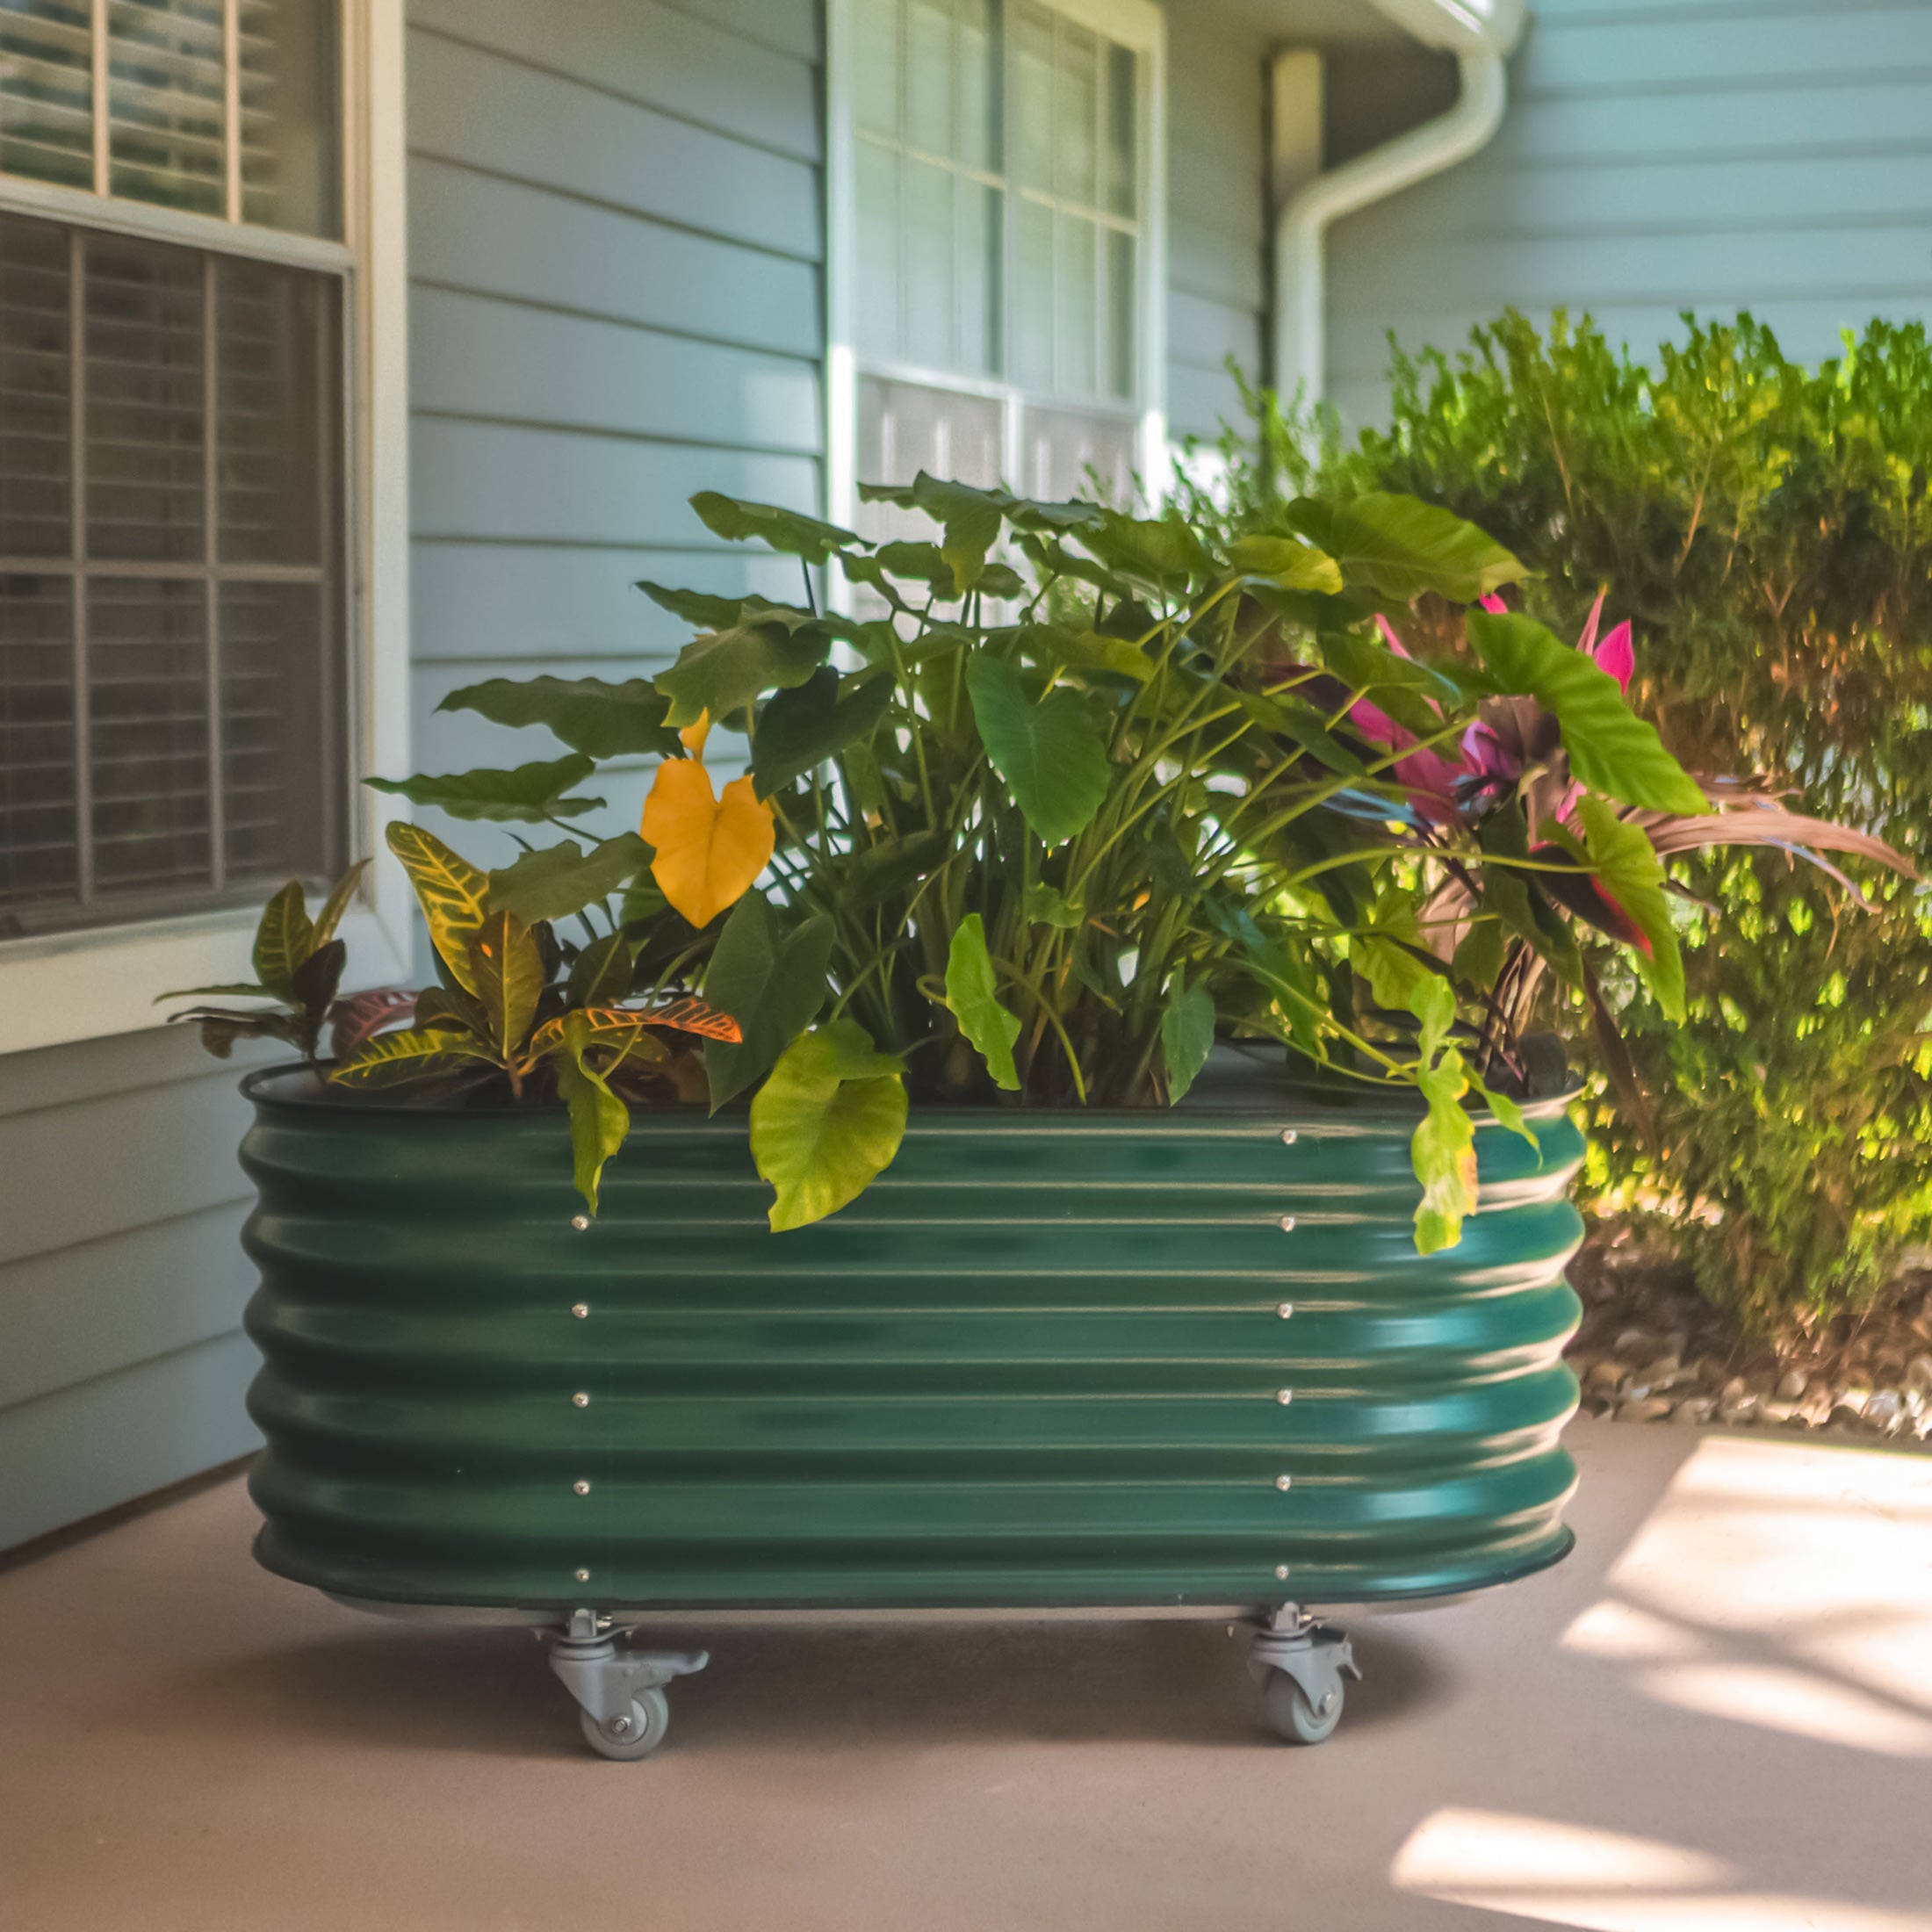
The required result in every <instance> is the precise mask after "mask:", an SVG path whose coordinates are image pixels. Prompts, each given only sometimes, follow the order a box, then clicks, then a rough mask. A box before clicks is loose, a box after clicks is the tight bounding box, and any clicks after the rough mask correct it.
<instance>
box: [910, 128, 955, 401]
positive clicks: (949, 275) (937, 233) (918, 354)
mask: <svg viewBox="0 0 1932 1932" xmlns="http://www.w3.org/2000/svg"><path fill="white" fill-rule="evenodd" d="M900 165H901V166H902V167H903V168H904V169H905V177H904V179H905V353H906V355H907V356H908V357H910V358H911V360H912V361H913V362H916V363H921V364H926V365H927V366H928V367H931V368H935V369H946V368H949V367H950V366H951V365H952V360H953V184H954V182H955V180H957V178H958V177H956V176H955V174H954V173H953V171H952V169H949V168H935V167H934V166H933V165H932V163H931V162H924V161H913V160H910V159H908V160H906V161H905V162H902V163H901V164H900Z"/></svg>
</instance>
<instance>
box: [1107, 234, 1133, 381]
mask: <svg viewBox="0 0 1932 1932" xmlns="http://www.w3.org/2000/svg"><path fill="white" fill-rule="evenodd" d="M1138 252H1139V251H1138V250H1137V249H1135V245H1134V237H1133V236H1132V235H1130V234H1121V231H1120V230H1119V229H1118V228H1109V229H1108V230H1107V393H1108V394H1110V395H1114V396H1118V397H1120V398H1121V400H1122V401H1123V402H1130V401H1132V400H1133V399H1134V397H1135V395H1136V394H1138V393H1139V390H1140V384H1139V382H1138V381H1137V380H1136V377H1135V362H1136V360H1137V359H1138V357H1139V354H1140V344H1139V340H1138V335H1139V332H1138V330H1136V328H1135V326H1134V324H1135V299H1136V296H1137V294H1138V285H1137V284H1136V281H1135V256H1136V255H1137V254H1138Z"/></svg>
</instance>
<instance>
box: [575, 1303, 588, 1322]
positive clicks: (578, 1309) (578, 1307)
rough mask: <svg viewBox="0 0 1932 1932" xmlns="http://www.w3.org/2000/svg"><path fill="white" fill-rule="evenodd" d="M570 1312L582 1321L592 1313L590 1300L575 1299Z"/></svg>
mask: <svg viewBox="0 0 1932 1932" xmlns="http://www.w3.org/2000/svg"><path fill="white" fill-rule="evenodd" d="M570 1312H571V1313H572V1314H573V1315H574V1316H576V1317H577V1319H578V1320H579V1321H582V1320H583V1318H584V1317H585V1316H587V1315H588V1314H589V1313H590V1304H589V1302H588V1301H573V1302H572V1303H571V1304H570Z"/></svg>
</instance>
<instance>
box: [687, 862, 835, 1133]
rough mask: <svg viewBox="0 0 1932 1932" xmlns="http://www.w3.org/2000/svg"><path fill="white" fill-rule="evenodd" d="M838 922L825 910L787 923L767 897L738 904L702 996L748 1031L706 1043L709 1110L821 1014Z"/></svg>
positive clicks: (750, 895) (760, 1072)
mask: <svg viewBox="0 0 1932 1932" xmlns="http://www.w3.org/2000/svg"><path fill="white" fill-rule="evenodd" d="M832 941H833V922H832V920H831V919H830V918H829V917H827V916H826V915H825V914H823V913H821V914H819V915H818V917H817V918H814V919H807V920H805V921H804V924H803V925H801V926H795V927H792V928H789V929H788V928H787V927H786V926H785V924H784V922H783V920H782V919H781V918H780V916H779V914H778V913H777V912H775V911H774V910H773V909H772V907H771V906H770V905H768V903H767V902H766V900H765V899H764V898H762V896H761V895H760V894H759V893H756V892H747V893H746V895H745V897H744V898H741V899H740V900H739V902H738V904H737V905H734V906H733V907H732V913H731V917H730V918H729V919H726V920H725V921H724V930H723V931H722V932H720V933H719V934H718V935H717V945H716V946H714V947H713V948H711V958H710V964H709V965H707V966H706V968H705V969H704V997H705V998H706V999H707V1000H708V1001H709V1002H710V1004H711V1005H712V1006H720V1007H722V1008H723V1009H724V1011H725V1012H726V1013H730V1014H731V1016H732V1018H733V1019H734V1020H737V1021H738V1024H739V1031H740V1033H741V1034H742V1035H743V1037H742V1038H741V1039H739V1041H737V1042H730V1041H719V1040H714V1041H712V1042H709V1043H708V1044H707V1045H706V1047H705V1049H704V1073H705V1078H707V1079H708V1080H709V1081H710V1089H711V1111H712V1112H713V1113H714V1114H715V1113H717V1110H718V1108H719V1107H723V1106H724V1103H725V1102H726V1101H727V1100H729V1099H732V1097H733V1096H734V1095H736V1094H739V1093H741V1092H744V1090H745V1089H746V1087H748V1086H749V1085H751V1084H752V1083H753V1081H754V1080H759V1079H762V1078H764V1076H765V1075H766V1074H767V1073H768V1071H770V1070H771V1068H772V1067H773V1066H775V1064H776V1063H777V1060H778V1056H779V1055H780V1054H782V1052H784V1050H785V1049H786V1048H787V1047H789V1045H790V1044H791V1042H793V1041H794V1040H796V1039H797V1037H798V1035H799V1034H801V1033H803V1032H804V1029H805V1028H806V1027H809V1026H810V1025H811V1022H812V1020H815V1019H816V1018H817V1017H818V1009H819V1008H820V1007H821V1006H824V1005H825V991H826V984H825V973H826V970H827V969H828V968H829V967H830V965H831V963H832Z"/></svg>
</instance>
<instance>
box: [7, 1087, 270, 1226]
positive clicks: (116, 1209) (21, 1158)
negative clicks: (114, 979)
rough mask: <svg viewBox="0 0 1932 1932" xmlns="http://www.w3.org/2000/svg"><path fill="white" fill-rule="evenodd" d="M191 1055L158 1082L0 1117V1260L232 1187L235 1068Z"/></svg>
mask: <svg viewBox="0 0 1932 1932" xmlns="http://www.w3.org/2000/svg"><path fill="white" fill-rule="evenodd" d="M268 1057H270V1058H281V1057H285V1056H283V1055H280V1054H270V1056H268ZM202 1065H203V1067H204V1068H205V1069H206V1070H208V1071H200V1072H198V1073H197V1074H196V1075H195V1076H194V1077H192V1078H186V1079H180V1080H174V1081H170V1082H169V1083H167V1084H166V1085H156V1086H150V1087H144V1088H142V1089H141V1090H139V1091H138V1092H128V1093H119V1094H114V1095H111V1096H109V1097H107V1098H105V1099H87V1100H74V1101H69V1102H68V1103H66V1104H65V1105H55V1106H52V1107H38V1108H36V1109H34V1110H33V1111H32V1112H31V1113H25V1114H10V1115H8V1116H7V1117H6V1118H5V1119H4V1120H0V1174H4V1175H5V1176H6V1186H7V1192H8V1196H9V1201H8V1211H7V1214H6V1215H5V1218H4V1221H0V1264H4V1263H6V1262H10V1261H16V1260H19V1259H21V1258H24V1257H26V1256H29V1255H37V1254H44V1253H47V1252H49V1251H52V1250H54V1249H60V1248H68V1247H73V1246H75V1245H76V1244H80V1243H83V1242H90V1241H97V1240H99V1239H100V1238H101V1237H102V1236H106V1235H112V1234H119V1233H121V1232H123V1231H125V1230H126V1229H133V1228H140V1227H143V1226H146V1225H147V1224H148V1223H149V1222H157V1221H167V1220H171V1219H173V1218H174V1217H176V1216H177V1215H185V1214H191V1213H194V1212H196V1211H197V1210H198V1209H202V1208H213V1207H219V1206H220V1205H222V1204H224V1203H226V1202H229V1201H234V1200H241V1199H242V1198H243V1196H244V1195H245V1194H246V1193H247V1192H248V1183H247V1182H246V1181H245V1180H244V1179H243V1178H242V1174H241V1167H240V1166H239V1164H237V1162H236V1159H235V1149H236V1147H237V1146H238V1145H239V1144H240V1143H241V1134H242V1129H243V1128H245V1127H246V1126H247V1125H248V1121H249V1108H248V1104H247V1103H246V1102H245V1101H244V1100H243V1099H242V1098H241V1094H240V1092H238V1091H237V1088H236V1077H237V1073H238V1071H240V1070H239V1069H238V1068H236V1067H234V1066H232V1065H224V1064H223V1063H221V1062H220V1061H217V1060H205V1061H204V1062H203V1063H202Z"/></svg>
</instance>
